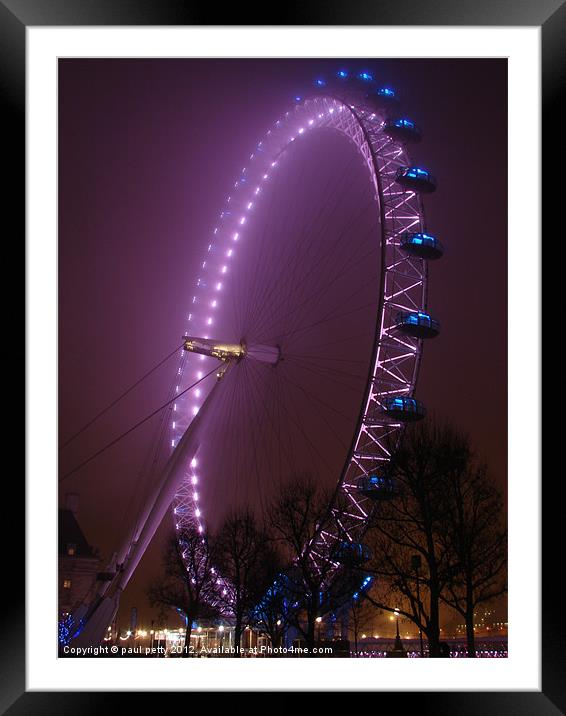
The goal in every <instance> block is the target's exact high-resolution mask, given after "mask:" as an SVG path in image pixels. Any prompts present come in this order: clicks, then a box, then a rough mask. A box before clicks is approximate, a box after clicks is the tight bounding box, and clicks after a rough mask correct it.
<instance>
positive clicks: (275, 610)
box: [251, 551, 289, 648]
mask: <svg viewBox="0 0 566 716" xmlns="http://www.w3.org/2000/svg"><path fill="white" fill-rule="evenodd" d="M272 555H273V556H274V561H273V567H274V568H276V567H278V569H276V571H277V572H278V573H277V574H276V576H275V577H274V579H273V581H272V582H271V584H270V585H269V586H268V587H267V589H266V590H265V593H264V594H263V595H262V597H261V599H260V600H259V601H258V603H257V604H256V605H255V607H254V609H253V611H252V613H251V619H252V621H253V623H254V624H255V625H256V626H257V627H258V628H260V629H261V630H262V631H263V632H264V633H265V634H267V636H268V637H269V640H270V642H271V645H272V646H273V647H274V648H278V647H280V646H281V644H282V641H283V635H284V634H285V631H286V630H287V628H288V626H289V610H288V608H287V604H286V598H285V575H284V573H283V572H282V571H279V570H281V564H280V562H279V560H278V559H277V556H276V553H274V552H273V551H272Z"/></svg>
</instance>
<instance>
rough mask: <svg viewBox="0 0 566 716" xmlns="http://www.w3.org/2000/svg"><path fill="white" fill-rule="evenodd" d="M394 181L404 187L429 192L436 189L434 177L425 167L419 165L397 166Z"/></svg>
mask: <svg viewBox="0 0 566 716" xmlns="http://www.w3.org/2000/svg"><path fill="white" fill-rule="evenodd" d="M395 181H396V182H397V183H398V184H400V185H401V186H402V187H403V188H404V189H408V190H410V191H418V192H423V193H425V194H430V193H432V192H433V191H436V179H435V178H434V177H433V176H432V174H431V173H430V172H429V171H427V170H426V169H421V168H420V167H399V169H397V173H396V174H395Z"/></svg>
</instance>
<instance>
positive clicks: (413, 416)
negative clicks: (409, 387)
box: [383, 395, 426, 423]
mask: <svg viewBox="0 0 566 716" xmlns="http://www.w3.org/2000/svg"><path fill="white" fill-rule="evenodd" d="M383 412H384V413H385V415H389V416H390V417H391V418H394V419H395V420H399V421H401V422H405V423H412V422H415V421H416V420H422V418H424V417H425V415H426V408H425V406H424V404H423V403H421V401H420V400H416V399H415V398H410V397H409V396H407V395H395V396H389V397H387V398H385V399H384V401H383Z"/></svg>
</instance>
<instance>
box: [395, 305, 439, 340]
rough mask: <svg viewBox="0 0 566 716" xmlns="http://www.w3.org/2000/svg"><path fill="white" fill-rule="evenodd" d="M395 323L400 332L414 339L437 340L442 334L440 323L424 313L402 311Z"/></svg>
mask: <svg viewBox="0 0 566 716" xmlns="http://www.w3.org/2000/svg"><path fill="white" fill-rule="evenodd" d="M395 323H396V326H395V327H396V329H397V330H398V331H400V332H401V333H405V334H406V335H408V336H413V337H414V338H435V337H436V336H437V335H438V334H439V333H440V323H439V322H438V321H437V320H436V319H435V318H433V317H432V316H431V315H430V313H424V312H423V311H401V312H399V313H398V314H397V316H396V317H395Z"/></svg>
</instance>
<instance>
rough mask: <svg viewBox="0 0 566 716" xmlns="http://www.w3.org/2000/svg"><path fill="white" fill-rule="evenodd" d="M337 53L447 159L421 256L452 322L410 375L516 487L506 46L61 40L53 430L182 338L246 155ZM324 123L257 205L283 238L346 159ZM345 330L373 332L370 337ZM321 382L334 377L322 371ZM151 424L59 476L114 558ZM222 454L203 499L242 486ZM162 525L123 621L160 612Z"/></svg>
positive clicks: (129, 419)
mask: <svg viewBox="0 0 566 716" xmlns="http://www.w3.org/2000/svg"><path fill="white" fill-rule="evenodd" d="M340 67H346V68H352V69H355V70H358V69H368V70H369V71H371V72H372V73H373V74H374V76H375V77H376V79H377V80H378V82H379V83H380V84H382V85H386V86H391V87H394V88H395V89H396V90H397V91H398V92H399V94H400V95H401V99H402V115H403V116H407V117H409V118H411V119H413V120H414V121H415V122H416V123H417V124H418V125H419V126H420V127H422V129H423V132H424V139H423V142H422V143H421V144H419V145H416V146H415V147H411V148H410V153H411V156H412V157H413V160H414V163H416V164H419V165H420V166H424V167H426V168H428V169H430V170H431V172H432V173H433V174H434V175H435V176H436V177H437V179H438V184H439V188H438V190H437V192H436V193H435V194H433V195H432V196H430V197H425V211H426V219H427V226H428V230H429V231H430V232H431V233H433V234H435V235H437V236H438V237H439V238H440V240H441V241H442V242H443V244H444V246H445V256H444V258H443V259H442V261H439V262H435V263H433V264H432V265H431V266H430V284H429V309H430V311H431V313H432V314H433V315H435V316H436V317H438V318H439V320H440V321H441V323H442V333H441V335H440V337H439V338H438V339H436V340H434V341H431V342H428V343H427V344H426V347H425V350H424V358H423V362H422V367H421V371H420V377H419V383H418V387H417V392H416V395H417V397H418V398H419V399H421V400H423V401H424V402H425V404H426V405H427V408H428V410H429V412H430V413H433V414H437V415H438V416H440V417H442V418H446V419H448V420H450V421H451V422H453V423H454V424H455V425H457V426H458V427H460V428H462V429H463V430H465V431H467V432H468V433H469V434H470V436H471V438H472V441H473V444H474V446H475V448H476V449H477V451H478V453H479V454H481V455H483V456H485V458H486V459H487V461H488V465H489V468H490V472H491V474H492V476H493V479H494V480H495V481H496V482H497V483H498V485H499V486H500V487H501V488H502V489H503V490H506V481H507V66H506V62H505V61H504V60H371V61H367V62H365V63H362V62H360V61H359V60H353V61H348V60H73V59H69V60H60V62H59V361H60V362H59V366H60V368H59V438H60V443H63V442H65V440H66V439H67V438H68V437H69V436H70V435H72V434H73V433H74V432H75V431H76V430H78V429H79V428H80V427H81V426H82V425H83V424H84V423H86V422H87V421H88V420H90V419H91V418H92V417H93V415H95V414H96V413H97V412H98V411H99V410H101V409H102V408H104V407H105V406H106V405H107V404H108V403H109V402H110V401H112V400H113V399H114V398H115V397H116V396H117V395H118V394H120V393H121V392H122V391H123V390H124V389H125V388H126V387H128V386H129V385H130V384H131V383H133V382H134V381H135V380H136V379H137V378H139V377H140V376H141V375H142V374H143V373H145V372H146V371H147V370H148V369H149V368H151V367H152V366H153V365H154V364H155V363H157V362H158V361H159V360H161V358H163V357H164V356H165V355H166V354H167V353H169V352H170V351H172V350H173V349H174V348H175V346H177V345H179V344H180V342H181V341H180V338H181V335H182V333H183V331H184V330H185V329H186V316H187V311H188V308H189V302H190V297H191V296H192V293H193V286H194V284H195V281H196V278H197V276H198V275H199V274H198V269H199V266H200V264H201V262H202V260H203V256H204V253H205V251H206V247H207V244H208V243H209V240H210V235H211V231H212V228H213V227H214V225H215V221H216V219H217V217H218V213H219V211H220V209H221V208H222V206H223V204H224V199H225V197H226V195H227V194H228V193H229V192H230V188H231V186H232V185H233V183H234V180H235V178H236V177H237V176H238V172H239V170H240V168H241V167H242V166H244V164H245V161H246V159H247V157H248V156H249V154H250V152H251V151H253V149H254V147H255V146H256V144H257V142H258V141H259V139H260V138H261V137H262V136H263V135H264V134H265V132H266V130H267V129H268V128H269V126H271V125H272V124H273V122H274V121H275V120H276V119H277V118H278V117H279V116H281V115H282V114H284V112H285V111H287V110H288V109H289V108H290V106H291V105H292V102H293V97H294V96H295V95H297V94H299V95H302V94H304V93H305V91H308V90H309V85H310V82H311V80H312V79H313V78H314V77H316V76H321V75H322V76H323V75H325V74H326V75H330V74H331V73H333V72H335V71H336V70H337V69H339V68H340ZM329 141H330V140H329V139H328V138H321V139H320V140H319V145H318V146H317V145H316V143H315V144H314V146H313V147H312V148H311V150H309V151H311V152H313V154H312V156H310V157H309V155H308V154H307V155H306V156H305V157H302V158H301V157H300V156H295V157H293V158H292V161H294V162H295V166H294V170H295V174H296V175H297V176H303V177H304V181H305V182H308V186H309V187H310V188H309V192H308V193H304V192H303V195H302V198H301V196H299V194H300V192H301V188H300V187H299V186H297V187H294V186H293V183H292V182H288V184H287V187H288V188H287V189H285V191H286V192H288V193H285V192H283V191H280V192H276V193H275V194H274V196H273V197H272V198H271V202H272V203H271V204H270V205H269V209H264V211H265V220H266V221H267V220H268V218H269V220H270V221H271V222H272V226H273V227H274V228H272V229H271V230H270V231H271V234H272V235H273V241H277V240H279V238H281V239H285V240H287V238H286V237H287V235H290V233H291V232H292V229H293V226H294V224H293V223H292V221H293V217H296V216H298V215H299V214H301V215H302V216H307V213H306V212H308V206H309V205H314V203H316V199H317V193H316V189H315V188H313V187H316V186H320V180H321V179H322V177H324V176H325V175H328V174H332V173H336V174H337V175H340V169H339V163H340V162H341V161H343V162H346V161H348V152H351V149H350V148H349V147H347V146H345V145H344V146H343V145H341V144H340V142H337V144H336V149H335V152H334V150H333V153H330V152H329V151H328V146H329V145H328V143H329ZM327 145H328V146H327ZM317 152H318V154H316V153H317ZM316 157H318V159H317V160H316V161H314V160H315V158H316ZM311 159H312V160H313V161H312V162H311ZM319 160H320V161H319ZM301 162H303V164H301ZM314 164H316V166H317V168H316V169H313V170H312V172H313V173H312V174H310V175H309V174H308V172H309V171H311V170H310V169H309V167H310V166H313V165H314ZM353 171H354V175H355V173H356V172H355V170H353ZM359 180H360V179H359V177H357V178H356V176H354V177H353V178H352V180H351V182H350V183H351V185H352V186H354V187H355V186H356V181H359ZM337 181H338V180H337ZM336 186H337V188H338V189H340V186H339V185H338V184H337V185H336ZM360 186H361V184H360ZM360 191H361V190H360ZM293 192H295V194H293ZM362 193H363V192H362ZM282 196H283V197H284V199H285V200H284V201H282V200H281V197H282ZM340 196H342V197H343V199H342V200H341V201H342V204H340V203H337V204H336V206H337V207H338V208H337V209H336V211H337V212H338V214H340V213H342V215H343V216H344V217H346V216H347V215H348V211H349V210H351V209H352V207H351V206H349V205H348V202H349V201H351V199H349V198H348V196H354V194H351V195H348V196H347V195H346V193H345V192H344V191H342V190H341V191H340ZM277 199H279V201H278V202H277ZM301 212H302V213H301ZM360 212H363V207H361V208H360ZM339 219H340V216H337V218H336V222H337V223H339ZM295 223H296V218H295ZM277 232H279V236H277ZM321 240H322V239H321ZM355 240H356V238H355V236H353V235H352V237H351V240H350V241H351V243H350V245H352V246H353V245H354V244H353V242H354V241H355ZM273 270H275V268H274V269H273ZM364 270H366V271H367V267H366V268H365V269H364ZM306 276H307V274H306V273H305V277H306ZM366 278H371V277H370V274H369V273H367V274H366ZM299 279H300V277H299ZM299 279H298V280H299ZM265 280H267V279H265ZM305 280H307V279H306V278H305ZM359 280H360V281H361V278H360V279H359ZM260 293H261V292H260ZM368 305H369V303H368ZM323 308H324V307H323V306H320V307H319V310H321V311H322V310H323ZM369 310H370V311H371V308H370V309H369ZM360 320H361V319H360ZM227 338H228V337H227ZM353 350H354V351H355V352H359V351H363V350H364V348H363V340H362V341H361V343H359V345H356V346H354V347H353ZM344 360H345V358H344ZM289 365H291V363H289ZM175 367H176V363H175V361H174V360H173V361H170V362H168V363H167V364H166V365H165V366H164V367H163V368H162V369H160V370H159V371H157V372H156V374H155V375H154V376H152V377H151V378H150V379H149V380H148V381H146V382H145V383H144V384H143V385H142V387H141V389H140V390H136V391H134V392H133V393H132V394H131V395H129V396H128V397H127V398H126V400H124V401H123V402H122V403H121V404H120V405H119V406H117V407H116V408H115V409H113V410H112V411H111V412H109V413H108V414H107V415H105V416H104V417H103V418H102V419H101V420H100V421H99V422H97V423H96V424H95V425H93V427H92V428H91V429H90V430H88V431H87V432H85V433H84V434H83V435H81V436H80V437H79V438H78V439H77V440H76V441H74V442H73V443H72V444H71V445H69V447H68V448H66V449H65V450H63V451H62V452H61V455H60V466H59V468H60V470H59V471H60V475H64V474H66V473H67V472H68V471H69V470H70V469H72V468H73V467H74V466H75V465H76V464H78V463H80V462H81V461H82V460H84V459H85V458H87V457H88V456H89V455H90V454H91V453H92V452H94V451H95V450H97V449H98V448H99V447H101V446H102V445H104V444H105V443H106V442H107V441H109V440H110V439H112V438H113V437H114V436H116V435H117V434H119V433H120V432H122V431H123V430H126V429H127V428H129V427H130V426H131V425H132V424H133V423H134V422H136V421H137V420H138V419H140V418H142V417H144V416H145V415H146V414H147V413H149V412H151V411H152V410H153V409H154V408H155V407H156V406H158V405H160V404H161V403H162V402H164V400H165V398H166V395H167V391H168V389H169V386H170V383H171V380H172V379H173V377H174V372H175ZM289 370H291V369H290V368H289ZM360 370H361V373H360V375H362V374H364V370H365V368H363V366H361V368H360ZM290 375H291V377H293V378H294V379H297V380H298V379H299V374H298V373H295V374H293V373H290ZM352 379H353V380H355V377H354V378H352ZM316 389H318V390H320V394H321V395H327V394H328V386H326V385H322V384H321V385H320V386H318V387H317V386H314V387H313V390H316ZM332 400H333V401H334V404H335V405H336V406H339V407H340V408H341V409H342V412H343V413H344V414H345V415H349V414H350V412H351V411H352V410H353V411H354V412H355V405H354V404H353V403H351V402H349V400H350V398H349V397H348V393H347V392H344V391H342V390H341V388H340V387H339V386H338V387H336V386H335V387H334V391H333V394H332ZM313 425H314V422H313ZM156 426H157V422H156V421H155V420H153V421H150V422H149V423H147V424H146V425H144V426H143V427H142V428H141V429H140V430H138V431H136V432H135V433H133V434H132V435H130V436H128V438H126V439H125V440H123V441H121V442H120V443H119V444H118V445H116V447H114V448H112V449H111V450H109V451H107V452H106V453H105V454H104V455H102V456H101V457H100V458H98V459H96V460H94V461H93V462H91V463H90V464H89V465H87V466H86V467H85V468H84V469H82V470H80V471H79V472H77V473H76V474H75V475H73V476H72V477H70V478H69V479H67V480H65V481H64V482H63V483H62V485H61V486H60V501H61V503H64V495H65V493H66V492H77V493H79V494H80V508H79V522H80V524H81V526H82V528H83V530H84V532H85V534H86V536H87V539H88V540H89V541H90V543H91V544H93V545H95V546H97V547H98V548H99V549H100V552H101V555H102V556H103V558H104V559H106V558H108V556H109V555H110V553H111V552H112V551H114V550H115V549H117V548H118V544H119V542H120V540H121V539H122V538H123V535H124V530H125V525H126V523H127V522H128V520H131V519H132V517H133V516H134V515H135V511H136V509H137V503H136V496H139V495H140V494H141V492H142V488H141V487H140V483H139V475H140V469H141V468H142V465H143V463H144V460H146V458H147V450H148V443H149V441H151V439H152V437H153V435H154V432H155V430H156ZM309 429H310V428H309ZM337 429H338V430H340V429H343V430H345V432H344V433H343V434H344V435H345V434H346V433H347V429H346V428H344V427H343V428H337ZM233 439H234V441H236V440H237V439H238V438H237V436H234V438H233ZM321 439H323V437H322V434H321V436H320V437H319V436H318V435H317V436H315V440H321ZM226 452H230V451H229V449H227V450H226ZM339 458H340V450H339V448H338V447H336V451H335V454H333V459H339ZM229 468H230V466H229V465H220V464H219V468H218V472H219V474H220V475H223V476H224V478H219V479H218V481H216V484H215V486H209V487H208V488H207V489H209V494H208V499H209V502H215V503H216V502H217V501H218V500H221V497H222V495H225V496H226V495H229V493H230V495H231V497H230V498H228V497H227V498H226V499H230V500H232V498H234V499H236V498H235V496H234V495H235V493H234V494H232V493H233V492H234V487H233V484H231V482H230V473H229ZM242 469H244V468H242ZM222 479H224V482H223V481H222ZM273 481H274V482H276V480H275V478H273ZM259 487H260V486H259V485H258V484H257V482H256V481H255V478H254V481H253V482H250V483H249V484H248V485H247V486H244V485H243V486H242V487H241V488H239V489H240V493H241V495H240V496H242V495H243V498H244V499H246V500H250V501H252V502H254V500H256V496H257V491H258V490H259ZM230 491H232V493H231V492H230ZM266 494H267V495H268V494H269V492H268V491H267V493H266ZM232 501H233V500H232ZM258 504H259V503H258ZM170 531H171V521H170V520H169V519H167V518H166V519H165V520H164V522H163V524H162V525H161V528H160V530H159V532H158V534H157V536H156V538H155V539H154V541H153V544H152V545H151V547H150V549H149V550H148V552H147V553H146V555H145V557H144V559H143V561H142V563H141V565H140V567H139V569H138V571H137V573H136V574H135V575H134V578H133V579H132V581H131V583H130V585H129V586H128V588H127V590H126V592H125V594H124V597H123V599H122V604H121V608H120V618H119V622H120V623H121V624H122V625H125V624H126V622H127V620H128V618H129V616H128V615H129V611H130V608H131V607H132V606H137V607H138V610H139V623H140V624H142V625H143V624H147V623H148V620H149V619H152V618H154V617H155V612H154V611H152V610H150V609H149V607H148V605H147V601H146V598H145V589H146V587H147V583H148V581H149V579H150V578H153V577H155V576H157V575H158V574H159V571H160V553H161V549H162V545H163V541H164V539H165V537H166V535H167V534H169V532H170Z"/></svg>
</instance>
